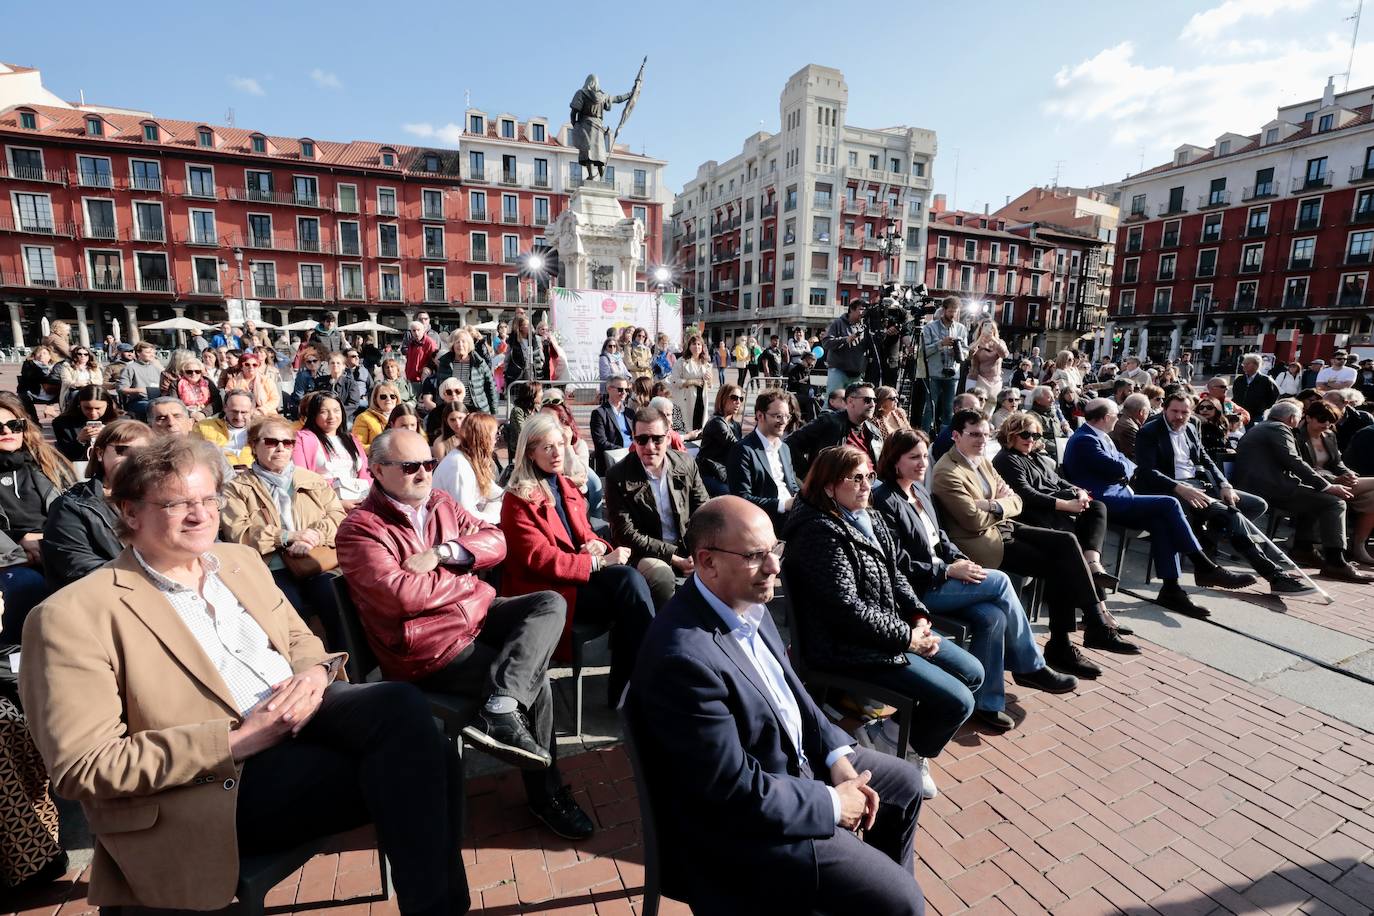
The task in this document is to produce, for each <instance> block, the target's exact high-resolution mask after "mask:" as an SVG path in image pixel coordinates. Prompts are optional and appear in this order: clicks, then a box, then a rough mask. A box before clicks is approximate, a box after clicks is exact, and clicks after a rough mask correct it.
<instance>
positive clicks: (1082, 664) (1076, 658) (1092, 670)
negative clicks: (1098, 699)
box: [1045, 637, 1102, 680]
mask: <svg viewBox="0 0 1374 916" xmlns="http://www.w3.org/2000/svg"><path fill="white" fill-rule="evenodd" d="M1045 664H1047V665H1049V666H1050V667H1051V668H1053V669H1054V670H1055V671H1059V672H1062V673H1064V674H1072V675H1073V676H1074V677H1078V678H1083V679H1085V680H1093V679H1094V678H1097V677H1098V676H1100V675H1101V674H1102V669H1101V668H1099V667H1097V666H1096V665H1094V664H1093V663H1092V662H1090V661H1088V660H1087V659H1086V658H1084V657H1083V653H1082V652H1080V651H1078V647H1077V646H1075V645H1074V644H1073V643H1071V642H1069V640H1068V638H1067V637H1065V639H1064V641H1063V642H1057V641H1055V640H1051V641H1050V642H1049V643H1048V644H1047V645H1046V646H1045Z"/></svg>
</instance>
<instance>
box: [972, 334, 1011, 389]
mask: <svg viewBox="0 0 1374 916" xmlns="http://www.w3.org/2000/svg"><path fill="white" fill-rule="evenodd" d="M1007 354H1008V350H1007V345H1006V343H1005V342H1004V341H1003V340H1002V338H1001V336H1000V335H998V333H997V322H995V321H993V320H992V319H991V318H986V319H984V320H983V322H982V324H980V325H979V326H978V331H977V334H976V335H975V336H974V338H973V343H972V344H971V345H970V346H969V354H968V383H967V384H966V385H965V390H968V389H970V388H983V389H985V390H986V391H987V393H988V397H991V396H992V395H993V394H994V393H996V392H998V391H1001V390H1002V385H1003V381H1002V360H1004V359H1006V358H1007Z"/></svg>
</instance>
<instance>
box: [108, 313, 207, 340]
mask: <svg viewBox="0 0 1374 916" xmlns="http://www.w3.org/2000/svg"><path fill="white" fill-rule="evenodd" d="M213 327H214V325H213V324H206V323H205V322H203V321H196V320H195V319H194V318H186V317H184V316H183V317H181V318H168V319H167V320H166V321H157V322H154V323H153V324H145V325H144V326H143V330H145V331H208V330H210V329H211V328H213ZM115 336H116V337H118V332H115Z"/></svg>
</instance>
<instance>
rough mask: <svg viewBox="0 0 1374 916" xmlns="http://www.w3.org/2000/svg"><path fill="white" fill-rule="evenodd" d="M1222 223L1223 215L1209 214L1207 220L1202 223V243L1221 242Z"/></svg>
mask: <svg viewBox="0 0 1374 916" xmlns="http://www.w3.org/2000/svg"><path fill="white" fill-rule="evenodd" d="M1221 221H1222V215H1221V214H1220V213H1211V214H1208V216H1207V218H1206V219H1204V220H1203V221H1202V241H1204V242H1219V241H1221Z"/></svg>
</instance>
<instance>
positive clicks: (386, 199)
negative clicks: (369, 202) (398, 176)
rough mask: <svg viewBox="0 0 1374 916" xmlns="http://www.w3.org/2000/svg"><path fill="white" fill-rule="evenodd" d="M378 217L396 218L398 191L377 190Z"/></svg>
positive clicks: (391, 189) (388, 189)
mask: <svg viewBox="0 0 1374 916" xmlns="http://www.w3.org/2000/svg"><path fill="white" fill-rule="evenodd" d="M377 215H378V216H395V215H396V189H395V188H378V189H377Z"/></svg>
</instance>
